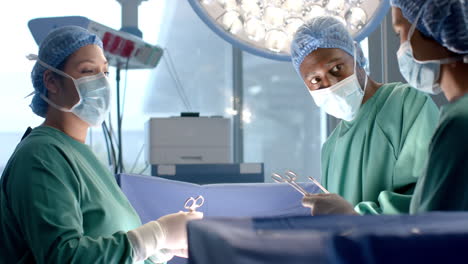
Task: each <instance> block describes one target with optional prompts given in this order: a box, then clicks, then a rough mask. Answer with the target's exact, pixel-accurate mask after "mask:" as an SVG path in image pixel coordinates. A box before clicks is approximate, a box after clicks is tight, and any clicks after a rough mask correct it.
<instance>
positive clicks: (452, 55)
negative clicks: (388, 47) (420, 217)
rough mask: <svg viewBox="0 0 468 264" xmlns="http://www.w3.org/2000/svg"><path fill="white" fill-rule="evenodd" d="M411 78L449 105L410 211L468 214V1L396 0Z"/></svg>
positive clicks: (397, 26)
mask: <svg viewBox="0 0 468 264" xmlns="http://www.w3.org/2000/svg"><path fill="white" fill-rule="evenodd" d="M392 6H393V7H392V16H393V27H394V30H395V32H396V33H397V34H398V35H399V36H400V43H401V45H400V49H399V50H398V53H397V56H398V62H399V65H400V70H401V73H402V75H403V76H404V77H405V79H406V80H407V81H408V82H409V83H410V84H412V85H414V87H415V88H416V89H419V90H421V91H424V92H428V93H437V92H439V91H442V92H443V93H444V95H445V97H446V98H447V99H448V101H449V103H448V104H447V105H445V106H443V107H442V109H441V116H440V122H439V125H438V128H437V130H436V132H435V133H434V136H433V138H432V142H431V144H430V147H429V157H428V161H427V163H426V168H425V172H424V174H423V175H422V176H421V178H419V180H418V182H417V185H416V189H415V192H414V196H413V198H412V201H411V207H410V212H411V213H419V212H426V211H461V210H463V211H464V210H468V160H467V157H468V140H467V135H468V1H466V0H425V1H422V0H393V1H392Z"/></svg>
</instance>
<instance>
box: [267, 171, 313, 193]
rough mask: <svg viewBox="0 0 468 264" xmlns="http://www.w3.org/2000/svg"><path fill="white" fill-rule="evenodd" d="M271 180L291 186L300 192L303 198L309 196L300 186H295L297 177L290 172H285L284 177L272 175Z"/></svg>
mask: <svg viewBox="0 0 468 264" xmlns="http://www.w3.org/2000/svg"><path fill="white" fill-rule="evenodd" d="M271 178H272V179H273V180H274V181H275V182H280V183H281V182H285V183H287V184H289V185H291V187H293V188H294V189H295V190H296V191H298V192H300V193H301V194H302V195H304V196H305V195H308V194H309V192H307V191H306V190H305V189H304V188H302V186H300V185H299V184H297V182H296V179H297V175H296V174H295V173H294V172H292V171H287V172H286V175H285V176H282V175H279V174H277V173H272V174H271Z"/></svg>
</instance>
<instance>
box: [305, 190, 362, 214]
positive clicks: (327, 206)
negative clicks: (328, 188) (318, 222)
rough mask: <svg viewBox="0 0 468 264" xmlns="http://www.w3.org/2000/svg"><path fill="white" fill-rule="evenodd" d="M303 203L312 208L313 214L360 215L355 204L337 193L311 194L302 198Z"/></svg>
mask: <svg viewBox="0 0 468 264" xmlns="http://www.w3.org/2000/svg"><path fill="white" fill-rule="evenodd" d="M302 205H303V206H304V207H308V208H310V212H311V214H312V215H330V214H345V215H358V213H356V211H354V208H353V206H352V205H351V204H350V203H349V202H348V201H346V200H345V199H344V198H343V197H341V196H339V195H338V194H336V193H319V194H309V195H305V196H304V197H303V198H302Z"/></svg>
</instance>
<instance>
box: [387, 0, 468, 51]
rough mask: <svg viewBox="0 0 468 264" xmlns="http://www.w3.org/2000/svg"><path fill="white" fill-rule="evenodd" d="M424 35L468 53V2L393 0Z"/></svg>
mask: <svg viewBox="0 0 468 264" xmlns="http://www.w3.org/2000/svg"><path fill="white" fill-rule="evenodd" d="M391 4H392V6H395V7H398V8H400V9H401V11H402V13H403V16H404V17H405V18H406V19H407V20H408V21H409V22H410V23H412V24H414V21H415V20H416V17H417V16H418V14H419V12H422V13H421V16H420V17H419V20H418V21H417V24H416V28H417V29H418V30H419V31H420V32H421V33H422V34H423V35H425V36H427V37H430V38H432V39H434V40H435V41H437V42H438V43H439V44H440V45H442V46H444V47H446V48H447V49H449V50H450V51H452V52H454V53H458V54H467V53H468V2H467V1H466V0H392V1H391Z"/></svg>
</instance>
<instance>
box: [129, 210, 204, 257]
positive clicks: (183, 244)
mask: <svg viewBox="0 0 468 264" xmlns="http://www.w3.org/2000/svg"><path fill="white" fill-rule="evenodd" d="M202 218H203V213H202V212H192V213H188V212H178V213H175V214H169V215H165V216H163V217H160V218H159V219H158V220H156V221H151V222H149V223H146V224H144V225H142V226H140V227H137V228H135V229H133V230H130V231H128V232H127V237H128V239H129V240H130V243H132V246H133V253H134V254H133V255H134V261H141V260H145V259H147V258H148V257H149V256H152V255H158V253H163V252H161V251H164V254H163V255H166V257H165V258H168V257H170V258H172V256H173V255H170V254H168V253H170V252H174V254H175V255H180V256H184V254H185V255H186V251H185V250H186V249H187V221H189V220H194V219H202Z"/></svg>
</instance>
